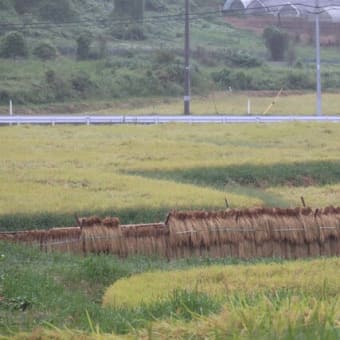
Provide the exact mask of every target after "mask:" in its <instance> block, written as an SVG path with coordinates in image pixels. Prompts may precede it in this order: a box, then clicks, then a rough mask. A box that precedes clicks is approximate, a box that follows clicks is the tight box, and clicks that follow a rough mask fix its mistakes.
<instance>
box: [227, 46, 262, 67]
mask: <svg viewBox="0 0 340 340" xmlns="http://www.w3.org/2000/svg"><path fill="white" fill-rule="evenodd" d="M225 58H226V59H225V63H226V65H228V66H237V67H258V66H261V65H262V61H261V60H260V59H258V58H256V57H254V56H251V55H250V54H249V53H248V52H246V51H242V50H236V51H235V50H228V51H227V52H226V57H225Z"/></svg>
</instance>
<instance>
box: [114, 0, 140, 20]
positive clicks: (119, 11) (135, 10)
mask: <svg viewBox="0 0 340 340" xmlns="http://www.w3.org/2000/svg"><path fill="white" fill-rule="evenodd" d="M114 3H115V8H114V15H115V16H117V17H119V18H121V17H128V18H134V19H143V17H144V0H114Z"/></svg>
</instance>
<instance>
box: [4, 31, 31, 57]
mask: <svg viewBox="0 0 340 340" xmlns="http://www.w3.org/2000/svg"><path fill="white" fill-rule="evenodd" d="M1 56H2V57H4V58H15V57H26V56H28V47H27V44H26V40H25V38H24V36H23V35H22V34H21V33H19V32H10V33H8V34H7V35H6V36H5V37H4V38H3V41H2V46H1Z"/></svg>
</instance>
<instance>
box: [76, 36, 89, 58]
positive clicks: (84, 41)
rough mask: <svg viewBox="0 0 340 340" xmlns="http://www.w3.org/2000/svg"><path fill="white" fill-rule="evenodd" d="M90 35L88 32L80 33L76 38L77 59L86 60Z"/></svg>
mask: <svg viewBox="0 0 340 340" xmlns="http://www.w3.org/2000/svg"><path fill="white" fill-rule="evenodd" d="M91 42H92V37H91V35H90V34H89V33H83V34H81V35H80V36H79V37H78V39H77V59H79V60H86V59H89V57H90V45H91Z"/></svg>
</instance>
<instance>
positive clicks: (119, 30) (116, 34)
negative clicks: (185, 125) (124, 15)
mask: <svg viewBox="0 0 340 340" xmlns="http://www.w3.org/2000/svg"><path fill="white" fill-rule="evenodd" d="M111 35H112V37H113V38H115V39H119V40H134V41H141V40H145V39H146V35H145V33H144V28H143V25H138V24H130V25H120V26H114V27H113V28H112V30H111Z"/></svg>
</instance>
